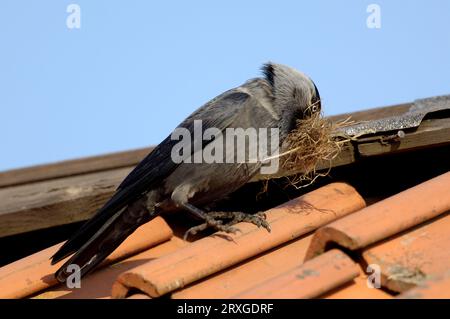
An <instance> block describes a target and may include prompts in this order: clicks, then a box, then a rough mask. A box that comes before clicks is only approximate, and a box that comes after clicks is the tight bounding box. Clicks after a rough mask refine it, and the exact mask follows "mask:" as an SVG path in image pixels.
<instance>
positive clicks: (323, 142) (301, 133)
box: [279, 112, 346, 188]
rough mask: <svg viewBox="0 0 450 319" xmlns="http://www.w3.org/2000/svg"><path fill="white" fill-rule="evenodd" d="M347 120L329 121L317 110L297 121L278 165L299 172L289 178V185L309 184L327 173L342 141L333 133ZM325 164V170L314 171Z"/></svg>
mask: <svg viewBox="0 0 450 319" xmlns="http://www.w3.org/2000/svg"><path fill="white" fill-rule="evenodd" d="M345 122H346V121H343V122H341V123H332V122H331V121H330V120H328V119H326V118H324V117H323V116H322V114H321V113H320V112H315V113H313V114H312V116H311V117H308V118H305V119H301V120H298V121H297V125H296V128H295V129H294V130H293V131H291V132H290V133H289V135H288V136H287V138H286V139H285V141H284V142H283V145H282V148H281V154H280V155H279V156H280V163H281V167H282V168H283V169H284V170H285V171H288V172H295V173H298V174H296V175H293V176H290V177H288V179H289V181H290V184H292V185H293V186H295V187H297V188H301V187H306V186H308V185H310V184H312V183H313V182H314V181H315V180H316V179H317V178H318V177H319V176H326V175H328V173H329V171H330V169H331V162H332V160H333V159H334V158H336V156H337V155H338V154H339V152H340V151H341V148H342V145H343V143H344V142H345V141H343V140H342V138H341V139H339V138H338V137H337V136H336V135H335V134H334V132H336V131H337V129H338V128H340V127H342V126H344V125H346V123H345ZM319 164H321V165H320V166H321V167H320V168H321V169H323V167H324V166H325V167H327V166H328V170H327V171H325V172H323V171H322V172H317V168H318V165H319Z"/></svg>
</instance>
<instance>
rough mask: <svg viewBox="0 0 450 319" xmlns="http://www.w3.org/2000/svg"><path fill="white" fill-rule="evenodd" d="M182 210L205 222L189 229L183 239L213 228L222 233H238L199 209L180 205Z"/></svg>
mask: <svg viewBox="0 0 450 319" xmlns="http://www.w3.org/2000/svg"><path fill="white" fill-rule="evenodd" d="M180 205H181V206H182V207H183V208H184V209H186V210H187V211H188V212H190V213H191V214H193V215H194V216H196V217H198V218H201V219H203V220H204V221H205V223H203V224H201V225H198V226H194V227H191V228H189V229H188V230H187V231H186V233H185V234H184V239H186V238H187V237H188V236H189V235H195V234H197V233H198V232H199V231H202V230H205V229H207V228H208V227H213V228H215V229H216V230H218V231H223V232H226V233H233V234H234V233H236V232H237V231H238V229H237V228H234V227H231V225H224V224H223V222H222V220H217V219H216V218H215V217H214V216H212V215H210V214H209V213H206V212H204V211H202V210H201V209H199V208H197V207H195V206H193V205H191V204H189V203H182V204H180Z"/></svg>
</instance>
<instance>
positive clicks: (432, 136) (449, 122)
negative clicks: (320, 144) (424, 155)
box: [358, 118, 450, 156]
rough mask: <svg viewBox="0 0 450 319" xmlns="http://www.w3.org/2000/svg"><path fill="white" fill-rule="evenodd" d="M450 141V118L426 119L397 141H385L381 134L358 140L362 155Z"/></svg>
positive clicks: (380, 153)
mask: <svg viewBox="0 0 450 319" xmlns="http://www.w3.org/2000/svg"><path fill="white" fill-rule="evenodd" d="M448 143H450V118H443V119H433V120H424V121H422V123H421V124H420V126H419V127H418V128H417V129H416V130H415V131H413V132H408V133H406V134H405V136H404V137H403V138H400V139H398V140H397V141H391V142H389V141H388V142H383V138H382V137H380V136H375V137H370V138H365V139H361V140H360V141H358V152H359V154H360V155H361V156H374V155H383V154H387V153H390V154H393V153H397V152H403V151H412V150H415V149H420V148H424V147H432V146H437V145H443V144H448Z"/></svg>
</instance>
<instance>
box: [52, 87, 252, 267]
mask: <svg viewBox="0 0 450 319" xmlns="http://www.w3.org/2000/svg"><path fill="white" fill-rule="evenodd" d="M251 99H252V97H251V96H250V95H249V94H247V93H245V92H242V91H239V90H236V89H233V90H230V91H227V92H225V93H223V94H221V95H219V96H218V97H216V98H215V99H213V100H211V101H210V102H208V103H207V104H205V105H204V106H203V107H202V108H200V109H198V110H197V111H196V112H194V113H193V114H192V115H191V116H189V117H188V118H187V119H186V120H185V121H183V123H181V124H180V126H179V127H184V128H186V129H188V130H189V131H190V133H191V136H194V135H195V134H193V128H194V120H202V129H203V131H204V130H206V129H207V128H210V127H215V128H218V129H219V130H224V129H225V128H227V127H228V126H229V125H230V124H231V123H232V122H233V121H234V119H235V117H236V116H237V115H238V113H239V111H240V110H241V109H242V108H243V106H244V105H246V104H247V102H248V101H250V100H251ZM202 135H203V134H202ZM197 142H198V141H193V143H194V145H195V144H196V143H197ZM177 143H179V141H177V140H172V139H171V136H168V137H167V138H166V139H165V140H164V141H163V142H161V143H160V144H159V145H158V146H156V147H155V148H154V149H153V151H152V152H151V153H150V154H149V155H147V156H146V157H145V158H144V159H143V160H142V161H141V162H140V163H139V164H138V165H137V166H136V168H135V169H134V170H133V171H132V172H131V173H130V174H129V175H128V176H127V177H126V178H125V180H124V181H123V182H122V183H121V184H120V185H119V187H118V188H117V190H116V192H115V193H114V195H113V196H112V197H111V199H110V200H109V201H108V202H107V203H106V204H105V205H104V206H103V207H102V208H101V209H100V210H99V211H98V212H97V213H96V214H95V215H94V216H93V217H92V218H91V219H90V220H89V221H87V222H86V223H85V224H84V225H83V226H82V227H81V228H80V229H79V230H78V231H77V232H76V233H75V234H74V235H73V236H72V237H71V238H70V239H69V240H68V241H66V242H65V243H64V245H63V246H62V247H61V248H60V249H59V250H58V251H57V252H56V254H55V255H54V256H53V257H52V264H53V263H56V262H58V261H60V260H62V259H63V258H65V257H67V256H68V255H70V254H72V253H73V252H75V251H76V250H78V249H79V248H80V247H82V246H83V245H84V244H85V243H86V242H87V241H89V239H90V238H92V237H93V236H94V235H95V234H96V233H97V232H98V231H99V230H100V229H101V228H102V227H104V225H105V224H107V222H108V220H109V219H111V218H113V217H114V216H115V215H116V214H118V213H120V211H123V209H124V208H125V207H126V206H127V205H129V204H130V203H132V202H133V201H135V200H137V199H138V198H139V197H140V196H141V195H142V194H144V193H145V192H147V191H148V190H150V189H152V188H155V187H157V186H158V185H159V183H161V181H163V180H164V178H166V177H167V176H168V175H169V174H170V173H171V172H172V171H173V170H174V169H175V168H176V167H177V166H178V165H179V164H177V163H174V162H173V161H172V159H171V152H172V148H173V147H174V145H176V144H177ZM207 143H208V142H207V141H206V142H204V143H203V147H204V146H206V145H207Z"/></svg>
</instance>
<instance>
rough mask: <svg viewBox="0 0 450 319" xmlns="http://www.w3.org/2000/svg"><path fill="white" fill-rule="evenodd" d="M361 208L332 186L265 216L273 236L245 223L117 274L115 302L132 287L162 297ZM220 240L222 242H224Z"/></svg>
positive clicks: (345, 190)
mask: <svg viewBox="0 0 450 319" xmlns="http://www.w3.org/2000/svg"><path fill="white" fill-rule="evenodd" d="M364 206H365V203H364V200H363V199H362V197H361V196H360V195H359V194H358V193H357V192H356V191H355V189H354V188H353V187H351V186H349V185H347V184H344V183H332V184H329V185H327V186H324V187H322V188H319V189H317V190H315V191H312V192H310V193H308V194H306V195H304V196H301V197H299V198H297V199H294V200H292V201H289V202H287V203H285V204H283V205H280V206H278V207H277V208H274V209H271V210H269V211H267V212H266V213H267V220H268V222H269V223H270V225H271V227H272V232H271V233H270V234H268V233H267V231H266V230H265V229H258V228H256V226H254V225H251V224H248V223H239V224H237V225H235V226H236V227H237V228H238V229H239V230H240V232H238V233H237V234H232V235H229V234H221V233H216V234H214V235H212V236H209V237H206V238H202V239H200V240H198V241H196V242H194V243H192V244H190V245H189V246H187V247H185V248H183V249H180V250H178V251H177V252H176V253H175V254H169V255H166V256H164V257H162V258H158V259H157V260H154V261H152V262H149V263H147V264H144V265H142V266H139V267H136V268H134V269H133V270H131V271H127V272H125V273H123V274H121V275H120V276H119V277H118V279H117V281H116V283H115V284H114V286H113V290H112V295H113V297H115V298H123V297H126V294H127V293H128V291H129V289H130V288H137V289H139V290H141V291H144V292H146V293H147V294H148V295H150V296H152V297H157V296H161V295H164V294H166V293H169V292H172V291H174V290H176V289H179V288H182V287H184V286H186V285H188V284H190V283H192V282H195V281H198V280H200V279H202V278H205V277H207V276H209V275H212V274H214V273H217V272H218V271H221V270H224V269H226V268H228V267H230V266H233V265H235V264H237V263H239V262H242V261H244V260H247V259H248V258H251V257H254V256H256V255H258V254H260V253H263V252H266V251H267V250H269V249H272V248H274V247H276V246H278V245H281V244H283V243H286V242H288V241H290V240H292V239H295V238H298V237H299V236H301V235H304V234H306V233H308V232H310V231H312V230H314V229H316V228H318V227H320V226H322V225H324V224H326V223H328V222H330V221H332V220H334V219H336V218H339V217H341V216H344V215H347V214H349V213H351V212H354V211H356V210H358V209H361V208H362V207H364ZM224 236H225V238H224Z"/></svg>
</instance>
